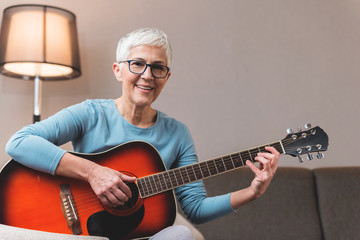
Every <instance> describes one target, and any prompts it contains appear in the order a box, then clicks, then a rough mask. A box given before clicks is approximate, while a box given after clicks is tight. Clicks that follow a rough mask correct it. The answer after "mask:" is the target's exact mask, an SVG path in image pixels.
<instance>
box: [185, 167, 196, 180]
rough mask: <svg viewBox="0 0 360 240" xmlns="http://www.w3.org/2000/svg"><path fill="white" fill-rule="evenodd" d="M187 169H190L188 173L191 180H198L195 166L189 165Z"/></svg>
mask: <svg viewBox="0 0 360 240" xmlns="http://www.w3.org/2000/svg"><path fill="white" fill-rule="evenodd" d="M187 169H188V175H189V178H190V182H195V181H196V180H197V178H196V174H195V170H194V167H193V166H192V165H190V166H189V167H187Z"/></svg>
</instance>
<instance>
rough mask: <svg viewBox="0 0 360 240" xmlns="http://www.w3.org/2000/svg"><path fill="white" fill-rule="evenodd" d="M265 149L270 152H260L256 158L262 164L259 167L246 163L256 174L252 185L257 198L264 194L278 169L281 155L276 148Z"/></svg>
mask: <svg viewBox="0 0 360 240" xmlns="http://www.w3.org/2000/svg"><path fill="white" fill-rule="evenodd" d="M265 149H266V150H267V151H268V152H260V153H258V155H257V156H256V157H255V160H256V161H258V162H259V163H260V166H259V167H256V166H255V165H254V164H253V163H252V162H251V161H246V165H247V166H248V167H249V168H250V169H251V170H252V171H253V172H254V173H255V178H254V180H253V181H252V182H251V185H250V189H251V190H252V191H253V192H254V196H255V198H258V197H260V196H261V195H262V194H264V192H265V190H266V189H267V187H268V186H269V184H270V181H271V179H272V178H273V176H274V175H275V172H276V170H277V167H278V162H279V157H280V153H279V152H278V151H277V150H276V149H275V148H274V147H265Z"/></svg>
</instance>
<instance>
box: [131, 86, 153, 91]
mask: <svg viewBox="0 0 360 240" xmlns="http://www.w3.org/2000/svg"><path fill="white" fill-rule="evenodd" d="M135 86H136V87H138V88H140V89H142V90H149V91H150V90H153V89H154V88H152V87H145V86H140V85H137V84H135Z"/></svg>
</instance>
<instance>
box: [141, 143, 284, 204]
mask: <svg viewBox="0 0 360 240" xmlns="http://www.w3.org/2000/svg"><path fill="white" fill-rule="evenodd" d="M266 146H272V147H274V148H275V149H276V150H277V151H278V152H279V153H284V148H283V145H282V141H277V142H274V143H271V144H267V145H263V146H259V147H255V148H252V149H247V150H244V151H241V152H237V153H233V154H229V155H224V156H221V157H217V158H214V159H210V160H207V161H201V162H199V163H195V164H191V165H187V166H184V167H180V168H175V169H171V170H168V171H164V172H160V173H156V174H153V175H149V176H146V177H142V178H139V179H137V181H136V182H137V185H138V188H139V191H140V196H141V197H142V198H146V197H150V196H153V195H156V194H158V193H161V192H165V191H168V190H171V189H175V188H177V187H179V186H182V185H185V184H188V183H192V182H196V181H199V180H202V179H205V178H210V177H213V176H216V175H219V174H222V173H226V172H229V171H232V170H235V169H237V168H240V167H243V166H245V165H246V161H247V160H250V161H251V162H255V157H256V155H257V154H258V153H259V152H264V151H266V150H265V147H266Z"/></svg>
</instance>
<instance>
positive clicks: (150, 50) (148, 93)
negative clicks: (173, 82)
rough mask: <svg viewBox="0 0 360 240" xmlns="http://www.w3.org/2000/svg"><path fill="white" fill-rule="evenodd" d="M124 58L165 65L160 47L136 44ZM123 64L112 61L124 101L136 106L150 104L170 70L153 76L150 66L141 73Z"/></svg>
mask: <svg viewBox="0 0 360 240" xmlns="http://www.w3.org/2000/svg"><path fill="white" fill-rule="evenodd" d="M126 60H139V61H143V62H145V63H147V64H160V65H164V66H166V65H167V59H166V54H165V52H164V51H163V50H162V49H161V48H160V47H155V46H154V47H152V46H138V47H134V48H132V49H131V50H130V53H129V57H128V59H126ZM122 64H123V66H122V67H121V69H120V67H119V64H117V63H114V65H113V71H114V74H115V76H116V78H117V80H118V81H120V82H122V94H123V97H124V98H125V100H126V102H127V103H128V104H131V105H135V106H136V107H146V106H150V105H151V104H152V103H153V102H154V101H155V100H156V98H157V97H158V96H159V94H160V92H161V90H162V89H163V87H164V86H165V84H166V82H167V80H168V79H169V77H170V74H171V73H170V72H169V73H168V75H167V76H166V77H165V78H154V77H153V76H152V74H151V70H150V67H147V69H146V71H145V72H144V73H142V74H135V73H131V72H130V71H129V64H128V63H126V62H125V63H122Z"/></svg>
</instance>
